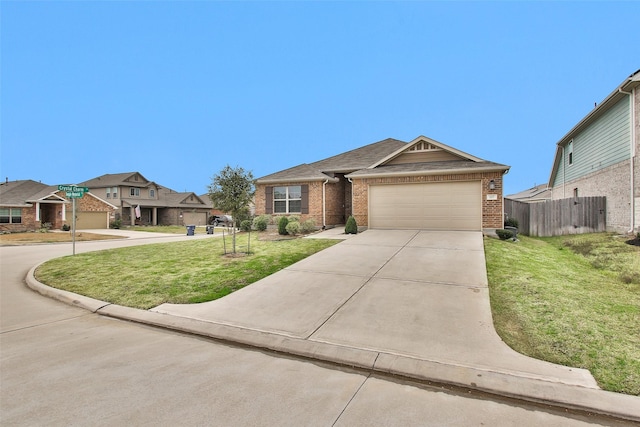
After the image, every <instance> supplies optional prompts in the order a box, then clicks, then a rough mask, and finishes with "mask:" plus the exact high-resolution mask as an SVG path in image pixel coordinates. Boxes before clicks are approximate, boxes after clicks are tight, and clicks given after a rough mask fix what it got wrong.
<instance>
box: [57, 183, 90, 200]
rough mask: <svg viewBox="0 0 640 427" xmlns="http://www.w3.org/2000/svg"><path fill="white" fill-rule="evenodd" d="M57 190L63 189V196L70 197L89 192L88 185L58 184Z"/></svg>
mask: <svg viewBox="0 0 640 427" xmlns="http://www.w3.org/2000/svg"><path fill="white" fill-rule="evenodd" d="M58 191H65V192H66V194H65V196H67V197H69V198H70V199H78V198H81V197H82V196H84V193H88V192H89V187H77V186H75V185H58Z"/></svg>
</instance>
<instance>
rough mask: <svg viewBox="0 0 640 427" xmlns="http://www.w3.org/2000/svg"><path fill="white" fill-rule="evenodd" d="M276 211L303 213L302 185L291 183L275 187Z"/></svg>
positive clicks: (274, 201)
mask: <svg viewBox="0 0 640 427" xmlns="http://www.w3.org/2000/svg"><path fill="white" fill-rule="evenodd" d="M273 212H274V213H301V212H302V187H301V186H299V185H290V186H288V187H274V188H273Z"/></svg>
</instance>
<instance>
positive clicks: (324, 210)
mask: <svg viewBox="0 0 640 427" xmlns="http://www.w3.org/2000/svg"><path fill="white" fill-rule="evenodd" d="M328 183H329V180H328V179H327V180H326V181H325V182H323V183H322V229H323V230H324V229H326V228H327V204H326V197H325V195H326V190H325V186H326V185H327V184H328Z"/></svg>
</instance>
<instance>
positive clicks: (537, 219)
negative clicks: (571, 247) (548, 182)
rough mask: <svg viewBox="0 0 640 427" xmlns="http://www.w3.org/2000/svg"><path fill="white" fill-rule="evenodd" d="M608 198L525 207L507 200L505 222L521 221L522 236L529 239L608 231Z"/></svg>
mask: <svg viewBox="0 0 640 427" xmlns="http://www.w3.org/2000/svg"><path fill="white" fill-rule="evenodd" d="M606 204H607V198H606V197H574V198H571V199H560V200H547V201H545V202H537V203H523V202H519V201H517V200H511V199H504V212H505V219H506V218H515V219H517V220H518V229H519V233H522V234H524V235H526V236H540V237H543V236H560V235H564V234H582V233H595V232H598V231H605V230H606V227H607V221H606V210H607V206H606Z"/></svg>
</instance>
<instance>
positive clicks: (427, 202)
mask: <svg viewBox="0 0 640 427" xmlns="http://www.w3.org/2000/svg"><path fill="white" fill-rule="evenodd" d="M369 227H371V228H387V229H418V230H481V229H482V190H481V187H480V181H471V182H442V183H440V182H438V183H424V184H396V185H372V186H370V187H369Z"/></svg>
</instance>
